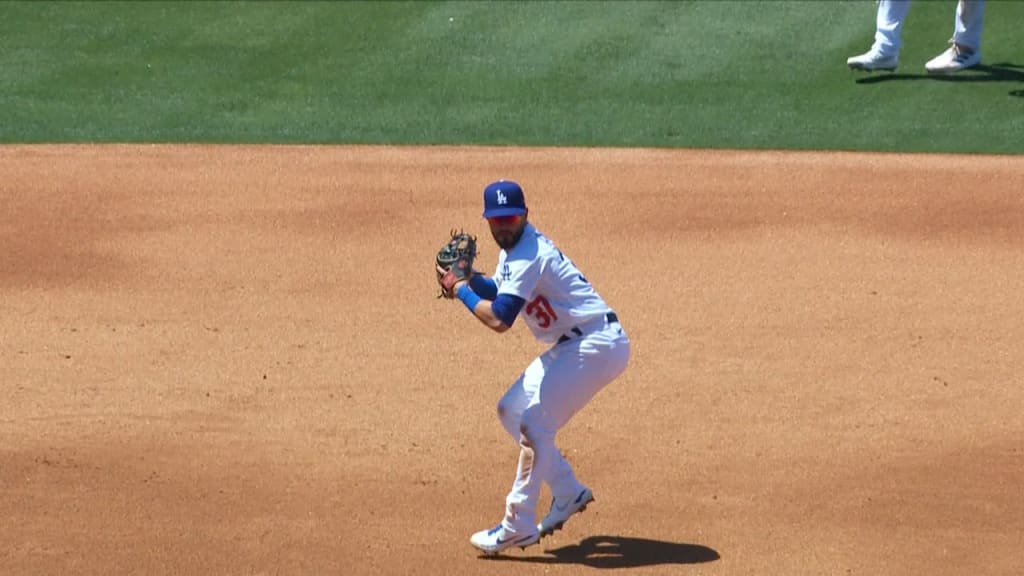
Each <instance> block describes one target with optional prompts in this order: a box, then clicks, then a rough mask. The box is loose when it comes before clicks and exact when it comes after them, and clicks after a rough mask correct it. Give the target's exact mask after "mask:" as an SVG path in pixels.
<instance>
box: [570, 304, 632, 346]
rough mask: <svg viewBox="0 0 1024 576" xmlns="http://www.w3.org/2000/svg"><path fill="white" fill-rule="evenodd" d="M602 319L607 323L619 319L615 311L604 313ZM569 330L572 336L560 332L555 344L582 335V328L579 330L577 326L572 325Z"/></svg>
mask: <svg viewBox="0 0 1024 576" xmlns="http://www.w3.org/2000/svg"><path fill="white" fill-rule="evenodd" d="M604 319H605V320H607V321H608V323H609V324H611V323H613V322H618V321H619V317H618V316H616V315H615V312H609V313H607V314H605V315H604ZM570 332H572V334H573V335H572V336H570V335H569V334H562V335H561V336H559V337H558V342H555V344H561V343H562V342H568V341H569V340H572V339H573V338H574V337H575V338H578V337H580V336H583V330H580V327H579V326H573V328H572V330H570Z"/></svg>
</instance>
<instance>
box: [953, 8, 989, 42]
mask: <svg viewBox="0 0 1024 576" xmlns="http://www.w3.org/2000/svg"><path fill="white" fill-rule="evenodd" d="M984 16H985V0H960V1H959V2H957V3H956V21H955V22H954V23H953V42H955V43H957V44H960V45H962V46H967V47H968V48H970V49H971V50H974V51H975V52H980V51H981V28H982V21H983V20H984Z"/></svg>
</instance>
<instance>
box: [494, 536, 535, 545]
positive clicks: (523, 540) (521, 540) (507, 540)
mask: <svg viewBox="0 0 1024 576" xmlns="http://www.w3.org/2000/svg"><path fill="white" fill-rule="evenodd" d="M515 538H516V537H515V536H511V537H509V538H505V539H504V540H502V539H501V538H498V544H499V545H501V544H504V543H506V542H509V541H511V540H515ZM530 538H532V536H523V537H522V538H520V539H519V540H517V541H518V542H525V541H527V540H529V539H530Z"/></svg>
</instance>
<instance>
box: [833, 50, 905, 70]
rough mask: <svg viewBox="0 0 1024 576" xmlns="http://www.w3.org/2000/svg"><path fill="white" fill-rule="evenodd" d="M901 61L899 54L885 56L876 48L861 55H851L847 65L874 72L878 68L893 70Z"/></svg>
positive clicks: (851, 68)
mask: <svg viewBox="0 0 1024 576" xmlns="http://www.w3.org/2000/svg"><path fill="white" fill-rule="evenodd" d="M899 63H900V59H899V56H897V55H895V54H893V55H890V56H883V55H882V54H881V53H879V52H875V51H874V50H869V51H867V52H865V53H863V54H861V55H859V56H851V57H850V58H847V59H846V65H847V66H849V67H850V70H865V71H867V72H874V71H876V70H888V71H890V72H892V71H893V70H895V69H896V66H898V65H899Z"/></svg>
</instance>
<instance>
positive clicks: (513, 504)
mask: <svg viewBox="0 0 1024 576" xmlns="http://www.w3.org/2000/svg"><path fill="white" fill-rule="evenodd" d="M629 352H630V343H629V337H627V336H626V334H625V332H623V330H622V327H621V326H619V324H618V323H617V322H615V323H608V322H606V321H604V320H603V319H602V320H601V323H600V324H599V325H598V327H597V328H596V329H594V330H593V331H590V332H587V331H586V330H585V331H584V334H583V335H582V336H580V337H577V338H573V339H571V340H569V341H568V342H564V343H561V344H556V345H555V346H553V347H551V349H549V350H548V351H546V352H544V353H543V354H541V355H540V356H539V357H537V358H536V359H535V360H534V361H533V362H531V363H530V365H529V366H528V367H527V368H526V371H525V372H523V373H522V375H520V376H519V379H518V380H516V382H515V383H514V384H512V386H511V387H510V388H509V389H508V391H507V392H506V393H505V395H504V396H503V397H502V399H501V401H500V402H498V418H499V419H501V423H502V425H503V426H504V427H505V430H507V431H508V433H509V434H510V435H511V436H512V438H513V439H514V440H515V441H516V442H518V443H519V446H520V451H519V465H518V467H517V469H516V477H515V481H514V482H513V484H512V490H511V491H510V492H509V494H508V497H507V498H506V499H505V518H504V520H502V524H503V525H504V526H505V527H506V528H509V529H511V530H515V531H516V532H530V531H533V530H535V526H536V524H537V517H536V510H537V504H538V500H539V498H540V490H541V484H542V483H544V482H547V483H548V486H549V487H550V488H551V493H552V495H554V496H555V497H568V496H576V495H577V494H579V492H580V491H581V490H583V486H582V485H581V484H580V483H579V481H578V480H577V479H576V475H575V473H574V472H573V470H572V467H571V466H570V465H569V463H568V462H567V461H566V460H565V457H564V456H562V453H561V452H560V451H559V450H558V447H557V446H555V435H556V434H557V433H558V430H559V429H560V428H562V427H563V426H565V424H566V423H567V422H568V421H569V419H571V418H572V417H573V415H575V414H576V413H577V412H578V411H579V410H580V409H581V408H583V407H584V406H585V405H586V404H587V402H589V401H590V399H591V398H593V397H594V395H595V394H597V393H598V392H600V391H601V389H602V388H604V387H605V386H606V385H607V384H608V383H609V382H611V381H612V380H614V379H615V378H616V377H617V376H618V375H619V374H621V373H622V371H623V370H625V369H626V364H628V362H629Z"/></svg>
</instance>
